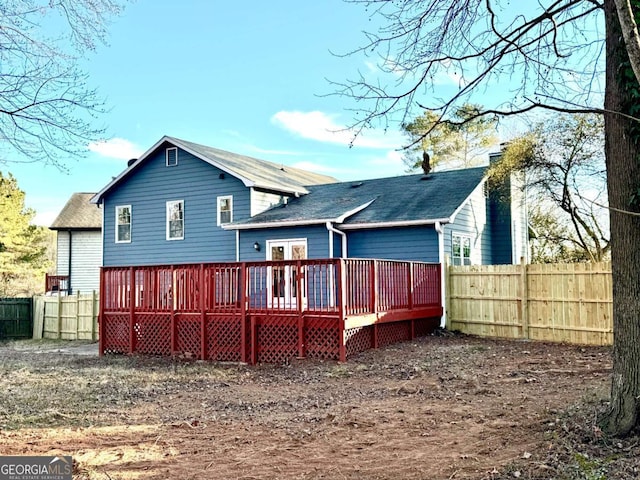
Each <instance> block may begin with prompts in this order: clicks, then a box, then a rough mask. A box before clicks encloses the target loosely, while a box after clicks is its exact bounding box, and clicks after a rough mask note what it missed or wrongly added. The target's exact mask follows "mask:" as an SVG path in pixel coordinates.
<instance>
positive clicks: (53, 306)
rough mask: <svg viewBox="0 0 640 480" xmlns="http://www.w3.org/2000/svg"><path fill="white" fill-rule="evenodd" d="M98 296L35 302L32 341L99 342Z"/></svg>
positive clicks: (62, 296)
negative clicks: (43, 339) (53, 339)
mask: <svg viewBox="0 0 640 480" xmlns="http://www.w3.org/2000/svg"><path fill="white" fill-rule="evenodd" d="M98 305H99V296H98V294H97V293H96V292H93V293H90V294H80V293H78V294H76V295H69V296H64V295H52V296H40V297H35V298H34V315H33V338H58V339H63V340H97V339H98Z"/></svg>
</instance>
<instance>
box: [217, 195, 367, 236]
mask: <svg viewBox="0 0 640 480" xmlns="http://www.w3.org/2000/svg"><path fill="white" fill-rule="evenodd" d="M374 200H375V199H374ZM374 200H371V201H369V202H367V203H364V204H362V205H360V206H358V207H356V208H354V209H353V210H349V211H348V212H345V213H343V214H342V215H340V216H339V217H336V218H315V219H311V220H282V221H278V222H265V223H249V224H240V225H233V224H231V225H222V228H223V229H225V230H253V229H256V228H280V227H298V226H305V225H326V224H327V222H331V223H340V224H341V223H342V222H344V220H345V218H347V217H350V216H351V215H354V214H356V213H358V212H359V211H361V210H364V209H365V208H367V207H368V206H369V205H371V204H372V203H373V202H374Z"/></svg>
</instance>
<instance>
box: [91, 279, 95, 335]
mask: <svg viewBox="0 0 640 480" xmlns="http://www.w3.org/2000/svg"><path fill="white" fill-rule="evenodd" d="M95 340H96V291H95V290H93V291H92V293H91V341H93V342H95Z"/></svg>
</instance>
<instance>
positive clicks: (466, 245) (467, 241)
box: [462, 238, 471, 258]
mask: <svg viewBox="0 0 640 480" xmlns="http://www.w3.org/2000/svg"><path fill="white" fill-rule="evenodd" d="M463 245H464V248H463V252H462V255H463V257H464V258H470V257H471V239H470V238H465V239H463Z"/></svg>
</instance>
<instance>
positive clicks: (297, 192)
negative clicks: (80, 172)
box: [90, 135, 309, 203]
mask: <svg viewBox="0 0 640 480" xmlns="http://www.w3.org/2000/svg"><path fill="white" fill-rule="evenodd" d="M164 142H167V143H170V144H172V145H174V146H176V147H180V148H181V149H182V150H184V151H185V152H188V153H190V154H191V155H193V156H194V157H196V158H199V159H200V160H202V161H203V162H207V163H208V164H209V165H213V166H214V167H216V168H219V169H220V170H222V171H223V172H225V173H228V174H229V175H231V176H233V177H235V178H237V179H239V180H240V181H242V183H243V184H244V185H245V186H246V187H250V188H251V187H255V188H263V189H277V191H279V192H283V193H292V194H294V195H300V194H306V193H309V191H308V190H307V189H305V188H304V187H302V189H288V188H282V187H274V186H271V187H270V186H268V185H256V183H255V182H254V181H253V180H250V179H248V178H245V177H243V176H242V175H240V174H238V173H237V172H235V171H233V170H231V169H229V168H228V167H226V166H225V165H224V164H222V163H219V162H216V161H215V160H211V159H210V158H206V157H203V156H202V154H200V153H198V152H195V151H194V150H192V149H191V148H189V147H187V146H186V145H185V144H183V143H182V142H181V141H180V139H178V138H174V137H170V136H168V135H164V136H163V137H162V138H161V139H160V140H158V141H157V142H156V143H155V144H154V145H153V146H152V147H151V148H150V149H148V150H147V151H146V152H144V153H143V154H142V155H140V157H139V158H138V159H137V160H136V161H135V162H134V163H132V164H131V165H130V166H129V167H127V168H126V169H125V170H123V171H122V172H121V173H120V175H118V176H117V177H115V178H114V179H113V180H111V182H109V183H108V184H107V185H106V186H105V187H104V188H103V189H102V190H100V191H99V192H98V193H96V194H95V195H94V196H93V197H92V198H91V200H90V202H91V203H100V201H101V200H102V197H103V196H104V194H105V193H106V192H108V191H109V190H110V189H111V188H112V187H113V186H114V185H115V184H117V183H118V182H120V180H122V179H123V178H124V177H126V176H127V175H129V173H130V172H131V171H132V170H134V169H135V168H137V167H138V166H139V165H140V164H142V162H144V160H145V159H146V158H147V157H148V156H150V155H151V154H152V153H153V152H154V151H155V150H156V149H158V148H159V147H160V145H162V144H163V143H164Z"/></svg>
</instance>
